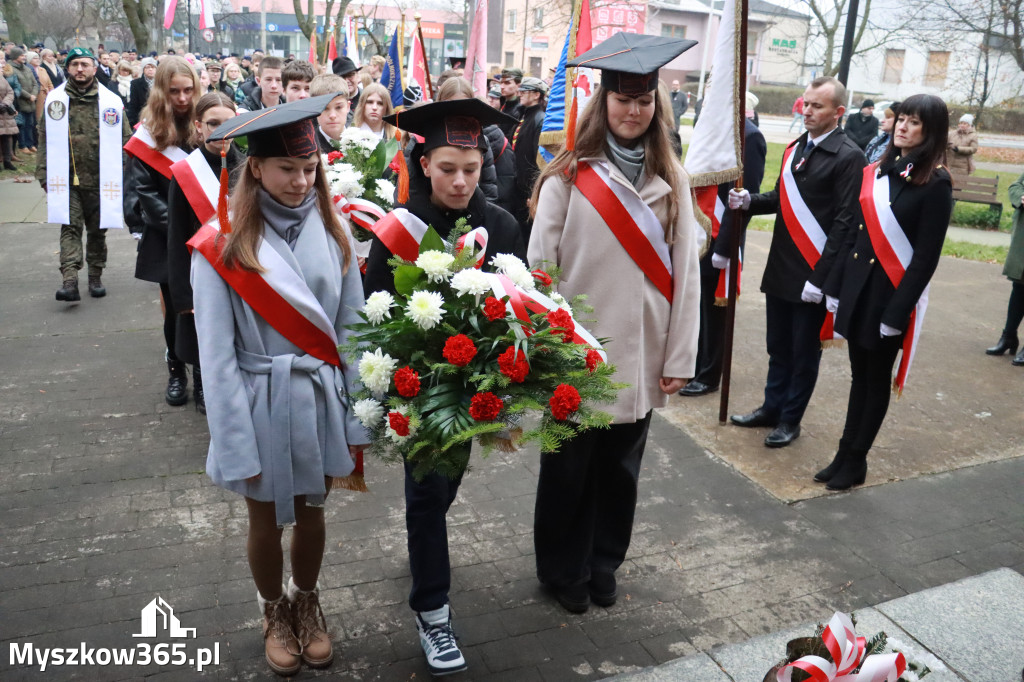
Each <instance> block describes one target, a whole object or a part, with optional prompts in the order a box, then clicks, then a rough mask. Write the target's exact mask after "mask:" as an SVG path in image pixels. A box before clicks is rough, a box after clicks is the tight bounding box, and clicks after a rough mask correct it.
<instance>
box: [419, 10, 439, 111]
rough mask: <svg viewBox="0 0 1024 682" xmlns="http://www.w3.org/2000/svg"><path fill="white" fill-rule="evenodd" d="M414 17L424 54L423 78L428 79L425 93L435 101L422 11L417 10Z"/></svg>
mask: <svg viewBox="0 0 1024 682" xmlns="http://www.w3.org/2000/svg"><path fill="white" fill-rule="evenodd" d="M413 18H414V19H416V35H418V36H419V38H420V54H421V55H422V56H423V78H424V79H425V80H426V81H427V82H426V83H425V85H426V86H427V92H426V93H425V94H426V95H427V99H428V100H429V101H431V102H433V101H434V85H433V84H432V83H431V82H430V62H429V61H428V60H427V44H426V43H425V42H423V27H422V26H421V25H420V13H419V12H417V13H416V14H414V15H413ZM415 58H416V56H415V55H413V59H415ZM442 70H443V69H442Z"/></svg>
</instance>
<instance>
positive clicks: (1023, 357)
mask: <svg viewBox="0 0 1024 682" xmlns="http://www.w3.org/2000/svg"><path fill="white" fill-rule="evenodd" d="M1010 364H1011V365H1016V366H1017V367H1020V366H1021V365H1024V348H1021V349H1020V351H1019V352H1018V353H1017V354H1016V355H1014V356H1013V360H1010Z"/></svg>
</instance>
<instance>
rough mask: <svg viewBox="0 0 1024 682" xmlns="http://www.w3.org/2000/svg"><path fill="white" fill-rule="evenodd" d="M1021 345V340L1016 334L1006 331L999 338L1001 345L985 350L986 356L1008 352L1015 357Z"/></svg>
mask: <svg viewBox="0 0 1024 682" xmlns="http://www.w3.org/2000/svg"><path fill="white" fill-rule="evenodd" d="M1019 345H1020V340H1019V339H1018V338H1017V335H1016V334H1015V333H1010V332H1006V331H1004V332H1003V335H1002V336H1000V337H999V343H997V344H996V345H994V346H992V347H991V348H986V349H985V355H1002V354H1003V353H1005V352H1006V351H1010V355H1013V354H1014V353H1016V352H1017V347H1018V346H1019Z"/></svg>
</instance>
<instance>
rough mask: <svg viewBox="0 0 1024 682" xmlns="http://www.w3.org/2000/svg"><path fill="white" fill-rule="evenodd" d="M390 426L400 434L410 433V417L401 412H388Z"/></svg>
mask: <svg viewBox="0 0 1024 682" xmlns="http://www.w3.org/2000/svg"><path fill="white" fill-rule="evenodd" d="M388 426H390V427H391V430H392V431H394V432H395V433H396V434H398V435H399V436H408V435H409V418H408V417H406V416H405V415H404V414H402V413H401V412H388Z"/></svg>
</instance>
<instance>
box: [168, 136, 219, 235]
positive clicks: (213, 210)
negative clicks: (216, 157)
mask: <svg viewBox="0 0 1024 682" xmlns="http://www.w3.org/2000/svg"><path fill="white" fill-rule="evenodd" d="M171 174H172V175H173V176H174V179H175V180H177V181H178V186H179V187H181V191H182V192H184V193H185V198H186V199H188V203H189V206H191V207H192V210H193V211H194V212H195V214H196V217H197V218H199V224H200V225H202V224H203V223H205V222H207V221H208V220H210V218H212V217H214V216H215V215H216V214H217V199H218V198H219V194H220V180H219V179H218V178H217V175H216V173H214V172H213V169H212V168H210V164H209V163H208V162H207V161H206V157H205V156H203V152H202V150H201V149H195V150H193V152H192V153H191V154H189V155H188V156H186V157H185V158H184V159H182V160H181V161H176V162H175V163H173V164H172V165H171Z"/></svg>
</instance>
